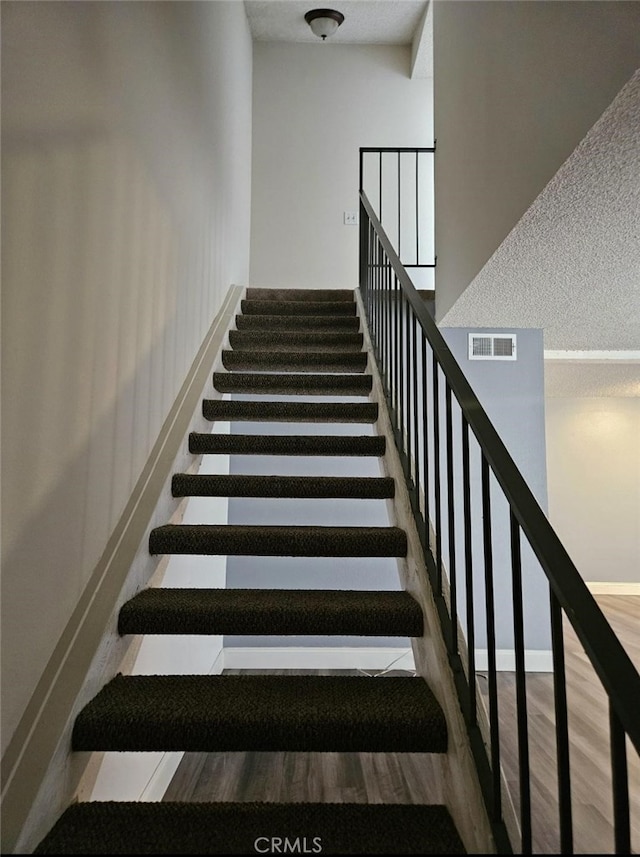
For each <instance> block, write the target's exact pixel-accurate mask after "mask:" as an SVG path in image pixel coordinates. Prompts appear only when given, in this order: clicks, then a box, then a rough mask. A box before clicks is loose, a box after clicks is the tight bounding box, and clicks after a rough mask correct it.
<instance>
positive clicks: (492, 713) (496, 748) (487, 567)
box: [482, 454, 502, 821]
mask: <svg viewBox="0 0 640 857" xmlns="http://www.w3.org/2000/svg"><path fill="white" fill-rule="evenodd" d="M482 534H483V543H484V591H485V610H486V620H487V678H488V685H489V734H490V737H491V781H492V782H491V796H492V817H493V820H494V821H500V818H501V816H502V786H501V777H500V730H499V725H498V679H497V671H496V618H495V604H494V591H493V546H492V542H491V485H490V479H489V464H488V462H487V459H486V458H485V456H484V454H483V456H482Z"/></svg>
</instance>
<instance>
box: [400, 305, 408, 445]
mask: <svg viewBox="0 0 640 857" xmlns="http://www.w3.org/2000/svg"><path fill="white" fill-rule="evenodd" d="M398 300H399V302H400V309H399V320H400V323H399V327H398V331H399V340H398V342H399V344H398V352H399V355H400V379H399V380H400V384H399V388H398V389H399V396H400V398H399V400H398V445H399V447H400V453H401V454H403V453H404V452H405V440H404V406H405V394H404V388H405V381H406V377H407V373H406V365H405V364H406V359H407V355H406V352H405V346H404V333H405V315H406V314H405V299H404V294H403V293H402V290H400V291H399V292H398Z"/></svg>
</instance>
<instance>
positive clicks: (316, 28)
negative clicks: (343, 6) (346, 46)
mask: <svg viewBox="0 0 640 857" xmlns="http://www.w3.org/2000/svg"><path fill="white" fill-rule="evenodd" d="M304 18H305V21H306V22H307V24H308V25H309V26H310V27H311V29H312V31H313V32H314V33H315V35H316V36H318V37H319V38H320V39H322V41H323V42H324V40H325V39H326V38H327V36H332V35H333V34H334V33H335V31H336V30H337V29H338V27H339V26H340V24H341V23H342V22H343V21H344V15H343V14H342V12H336V11H335V9H313V10H312V11H311V12H307V14H306V15H305V16H304Z"/></svg>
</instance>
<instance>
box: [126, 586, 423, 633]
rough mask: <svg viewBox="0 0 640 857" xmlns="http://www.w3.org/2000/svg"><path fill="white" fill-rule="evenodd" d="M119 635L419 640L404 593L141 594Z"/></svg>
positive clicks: (417, 612)
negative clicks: (380, 637) (409, 638)
mask: <svg viewBox="0 0 640 857" xmlns="http://www.w3.org/2000/svg"><path fill="white" fill-rule="evenodd" d="M118 631H119V633H120V634H271V635H273V634H276V635H292V634H293V635H298V634H328V635H335V634H340V635H355V636H390V637H404V636H406V637H420V636H422V634H423V631H424V620H423V615H422V610H421V608H420V605H419V604H418V602H417V601H416V600H415V598H413V597H412V596H411V595H410V594H409V593H408V592H404V591H402V590H399V591H378V590H342V589H339V590H331V589H188V588H186V589H174V588H167V587H155V588H149V589H143V590H142V591H141V592H139V593H138V594H137V595H135V596H134V597H133V598H131V599H130V600H129V601H127V602H126V603H125V604H124V605H123V606H122V608H121V610H120V613H119V617H118Z"/></svg>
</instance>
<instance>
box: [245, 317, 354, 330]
mask: <svg viewBox="0 0 640 857" xmlns="http://www.w3.org/2000/svg"><path fill="white" fill-rule="evenodd" d="M235 322H236V327H237V328H238V330H280V331H282V330H294V331H296V330H298V331H299V330H323V331H325V330H326V331H331V330H333V331H335V332H336V333H337V332H340V331H345V330H348V331H358V330H359V329H360V319H359V317H358V316H357V315H298V316H295V315H270V314H269V313H268V312H264V313H255V314H254V315H242V314H239V315H236V318H235Z"/></svg>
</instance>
